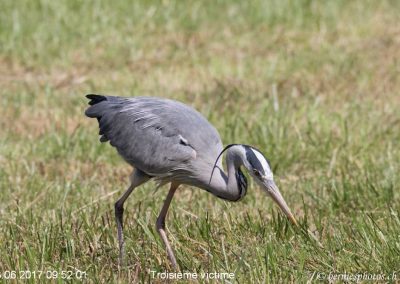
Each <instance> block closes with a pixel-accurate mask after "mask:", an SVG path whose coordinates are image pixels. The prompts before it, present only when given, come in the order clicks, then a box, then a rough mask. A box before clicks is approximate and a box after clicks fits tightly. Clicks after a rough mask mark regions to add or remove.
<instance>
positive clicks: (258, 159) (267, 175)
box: [241, 145, 297, 225]
mask: <svg viewBox="0 0 400 284" xmlns="http://www.w3.org/2000/svg"><path fill="white" fill-rule="evenodd" d="M241 146H242V147H243V150H244V153H243V154H244V155H243V156H244V157H243V166H244V167H245V168H246V169H247V170H248V171H249V174H250V175H251V176H252V177H253V179H254V180H255V181H256V182H257V184H258V185H259V186H260V187H261V188H262V189H263V190H264V191H265V192H266V193H267V194H268V195H269V196H270V197H271V198H272V199H273V200H274V201H275V202H276V203H277V204H278V206H279V207H280V208H281V209H282V211H283V212H284V213H285V214H286V216H287V217H288V218H289V219H290V221H291V222H292V223H294V224H295V225H297V222H296V219H295V218H294V216H293V214H292V212H291V211H290V209H289V207H288V205H287V204H286V201H285V199H283V196H282V194H281V193H280V191H279V188H278V186H277V185H276V184H275V181H274V174H273V173H272V170H271V166H270V163H269V161H268V159H267V158H265V156H264V155H263V154H262V153H261V152H260V151H259V150H257V149H255V148H254V147H251V146H247V145H241Z"/></svg>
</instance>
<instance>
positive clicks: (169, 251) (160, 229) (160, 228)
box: [156, 220, 179, 270]
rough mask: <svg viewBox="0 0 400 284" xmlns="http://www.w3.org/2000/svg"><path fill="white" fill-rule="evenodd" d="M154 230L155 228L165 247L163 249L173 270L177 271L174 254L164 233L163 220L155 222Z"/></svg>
mask: <svg viewBox="0 0 400 284" xmlns="http://www.w3.org/2000/svg"><path fill="white" fill-rule="evenodd" d="M156 228H157V231H158V233H159V234H160V236H161V239H162V240H163V242H164V245H165V247H166V249H167V254H168V258H169V260H170V261H171V263H172V266H173V267H174V269H175V270H177V269H178V268H179V267H178V264H177V262H176V258H175V255H174V252H173V250H172V248H171V245H170V244H169V241H168V238H167V234H166V232H165V223H164V221H163V220H157V223H156Z"/></svg>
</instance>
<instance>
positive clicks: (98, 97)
mask: <svg viewBox="0 0 400 284" xmlns="http://www.w3.org/2000/svg"><path fill="white" fill-rule="evenodd" d="M86 97H87V98H88V99H89V100H90V101H89V105H91V106H92V105H95V104H98V103H99V102H102V101H106V100H107V97H106V96H102V95H95V94H89V95H86ZM86 115H87V114H86Z"/></svg>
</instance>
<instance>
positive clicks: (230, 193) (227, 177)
mask: <svg viewBox="0 0 400 284" xmlns="http://www.w3.org/2000/svg"><path fill="white" fill-rule="evenodd" d="M86 97H87V98H88V99H89V100H90V101H89V105H90V106H89V107H88V108H87V110H86V112H85V114H86V115H87V116H88V117H92V118H97V120H98V123H99V128H100V132H99V135H101V137H100V141H101V142H106V141H110V144H111V145H112V146H114V147H115V148H116V149H117V151H118V153H119V154H120V155H121V156H122V158H123V159H124V160H125V161H126V162H128V163H129V164H130V165H131V166H132V167H133V172H132V174H131V184H130V186H129V188H128V189H127V191H126V192H125V193H124V194H123V195H122V196H121V198H120V199H119V200H118V201H117V202H116V203H115V219H116V223H117V231H118V243H119V263H120V264H121V263H122V260H123V256H124V237H123V213H124V207H123V205H124V202H125V201H126V199H127V198H128V197H129V195H130V194H131V193H132V191H133V190H134V189H135V188H136V187H138V186H139V185H141V184H143V183H145V182H147V181H148V180H150V179H154V180H156V181H158V182H159V183H160V185H164V184H167V183H170V184H171V185H170V190H169V192H168V195H167V197H166V199H165V201H164V204H163V206H162V209H161V212H160V214H159V216H158V218H157V221H156V229H157V231H158V233H159V234H160V237H161V239H162V240H163V242H164V244H165V246H166V250H167V253H168V256H169V259H170V261H171V262H172V265H173V266H174V267H175V268H176V267H177V262H176V258H175V256H174V253H173V250H172V249H171V246H170V244H169V241H168V239H167V235H166V232H165V218H166V215H167V211H168V208H169V206H170V203H171V200H172V198H173V196H174V193H175V192H176V190H177V188H178V187H179V185H181V184H186V185H191V186H195V187H199V188H201V189H204V190H206V191H208V192H210V193H211V194H213V195H215V196H217V197H219V198H221V199H224V200H228V201H239V200H240V199H242V198H243V197H244V196H245V195H246V193H247V180H246V177H245V175H244V174H243V172H242V170H241V168H242V167H243V168H245V169H246V170H247V171H248V172H249V174H250V176H251V177H252V178H253V179H254V180H255V181H256V182H257V184H258V185H259V186H260V187H261V188H262V189H264V190H265V192H266V193H267V194H268V195H269V196H270V197H272V199H273V200H274V201H275V202H276V203H277V204H278V205H279V207H280V208H281V209H282V211H283V212H284V213H285V214H286V215H287V217H288V218H289V219H290V220H291V221H292V222H293V223H294V224H297V223H296V220H295V218H294V217H293V215H292V213H291V211H290V209H289V207H288V206H287V204H286V202H285V200H284V199H283V197H282V195H281V193H280V191H279V189H278V187H277V186H276V184H275V182H274V178H273V173H272V171H271V167H270V165H269V162H268V160H267V159H266V158H265V157H264V155H263V154H262V153H261V152H260V151H259V150H257V149H256V148H254V147H252V146H248V145H243V144H230V145H228V146H227V147H225V148H223V146H222V142H221V138H220V136H219V134H218V132H217V130H216V129H215V128H214V127H213V126H212V125H211V124H210V123H209V122H208V121H207V120H206V119H205V118H204V117H203V116H202V115H201V114H200V113H199V112H197V111H196V110H194V109H193V108H191V107H189V106H187V105H185V104H183V103H180V102H178V101H174V100H169V99H163V98H154V97H133V98H128V97H114V96H103V95H95V94H90V95H87V96H86ZM225 151H226V169H227V173H225V172H224V170H223V166H222V161H221V159H220V157H221V155H222V153H224V152H225Z"/></svg>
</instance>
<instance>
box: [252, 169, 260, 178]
mask: <svg viewBox="0 0 400 284" xmlns="http://www.w3.org/2000/svg"><path fill="white" fill-rule="evenodd" d="M253 173H254V175H255V176H256V177H261V174H260V172H259V171H258V170H256V169H254V170H253Z"/></svg>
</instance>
